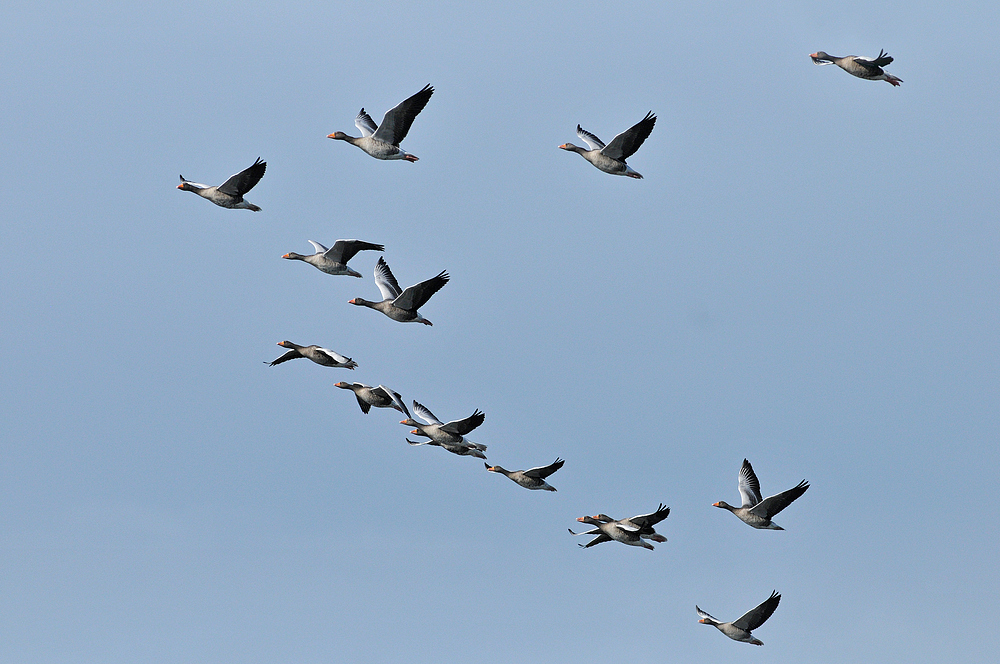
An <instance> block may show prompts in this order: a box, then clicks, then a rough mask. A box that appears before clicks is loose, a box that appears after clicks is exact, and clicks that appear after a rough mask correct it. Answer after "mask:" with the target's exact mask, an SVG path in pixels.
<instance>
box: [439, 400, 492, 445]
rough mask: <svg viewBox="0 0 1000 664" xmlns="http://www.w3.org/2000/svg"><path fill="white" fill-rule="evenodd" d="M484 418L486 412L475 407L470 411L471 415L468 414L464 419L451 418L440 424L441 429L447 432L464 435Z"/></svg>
mask: <svg viewBox="0 0 1000 664" xmlns="http://www.w3.org/2000/svg"><path fill="white" fill-rule="evenodd" d="M485 419H486V414H485V413H483V411H481V410H479V409H478V408H477V409H476V410H475V412H473V413H472V415H469V416H468V417H466V418H465V419H462V420H452V421H451V422H448V423H447V424H442V425H441V429H442V430H444V431H447V432H448V433H453V434H456V435H458V436H464V435H466V434H468V433H469V432H470V431H472V430H473V429H475V428H476V427H478V426H479V425H480V424H482V423H483V420H485ZM470 444H471V443H470Z"/></svg>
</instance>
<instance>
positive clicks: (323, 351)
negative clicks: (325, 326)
mask: <svg viewBox="0 0 1000 664" xmlns="http://www.w3.org/2000/svg"><path fill="white" fill-rule="evenodd" d="M278 345H279V346H282V347H284V348H289V349H291V350H289V351H288V352H287V353H285V354H284V355H282V356H281V357H279V358H278V359H276V360H274V361H273V362H270V363H269V365H270V366H272V367H273V366H274V365H276V364H281V363H282V362H287V361H288V360H297V359H299V358H300V357H304V358H306V359H309V360H312V361H313V362H315V363H316V364H320V365H323V366H324V367H343V368H345V369H354V368H355V367H356V366H358V363H357V362H355V361H354V360H352V359H351V358H349V357H344V356H343V355H341V354H340V353H337V352H335V351H332V350H330V349H329V348H323V347H321V346H300V345H298V344H295V343H292V342H291V341H279V342H278Z"/></svg>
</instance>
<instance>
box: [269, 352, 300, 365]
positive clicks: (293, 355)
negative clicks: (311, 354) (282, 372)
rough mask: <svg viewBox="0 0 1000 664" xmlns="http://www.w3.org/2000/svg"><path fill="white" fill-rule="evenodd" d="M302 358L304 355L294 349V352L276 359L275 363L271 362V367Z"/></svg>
mask: <svg viewBox="0 0 1000 664" xmlns="http://www.w3.org/2000/svg"><path fill="white" fill-rule="evenodd" d="M300 357H303V355H302V353H300V352H299V351H297V350H295V349H294V348H293V349H292V350H290V351H288V352H287V353H285V354H284V355H282V356H281V357H279V358H278V359H276V360H275V361H274V362H271V364H270V365H269V366H272V367H273V366H274V365H275V364H281V363H282V362H287V361H288V360H296V359H298V358H300Z"/></svg>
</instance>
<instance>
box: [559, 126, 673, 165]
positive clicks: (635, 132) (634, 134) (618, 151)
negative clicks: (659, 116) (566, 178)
mask: <svg viewBox="0 0 1000 664" xmlns="http://www.w3.org/2000/svg"><path fill="white" fill-rule="evenodd" d="M654 124H656V116H655V115H653V112H652V111H650V112H649V113H647V114H646V117H644V118H643V119H642V120H640V121H639V122H637V123H636V124H634V125H632V126H631V127H629V128H628V129H626V130H625V131H623V132H622V133H620V134H618V135H617V136H615V137H614V138H613V139H611V142H610V143H608V144H607V145H605V144H604V142H603V141H602V140H601V139H599V138H598V137H597V136H595V135H594V134H592V133H590V132H589V131H587V130H586V129H584V128H583V127H581V126H580V125H577V126H576V135H577V136H579V137H580V140H582V141H583V142H584V143H586V144H587V145H588V146H589V148H590V149H589V150H588V149H585V148H581V147H579V146H577V145H573V144H572V143H563V144H562V145H560V146H559V147H560V148H562V149H563V150H569V151H570V152H576V153H577V154H579V155H580V156H581V157H583V158H584V159H586V160H587V161H589V162H590V163H592V164H593V165H594V166H596V167H597V168H599V169H601V170H602V171H604V172H605V173H611V174H612V175H627V176H628V177H630V178H635V179H637V180H641V179H642V176H641V175H640V174H639V173H637V172H636V171H634V170H632V167H631V166H629V165H628V164H626V163H625V160H626V159H628V158H629V157H631V156H632V155H633V154H635V151H636V150H638V149H639V146H641V145H642V143H643V141H645V140H646V139H647V138H649V133H650V132H651V131H653V125H654Z"/></svg>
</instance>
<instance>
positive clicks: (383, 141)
mask: <svg viewBox="0 0 1000 664" xmlns="http://www.w3.org/2000/svg"><path fill="white" fill-rule="evenodd" d="M432 94H434V88H432V87H431V86H430V85H425V86H424V87H423V89H422V90H421V91H420V92H418V93H417V94H415V95H413V96H412V97H409V98H407V99H404V100H403V101H401V102H399V104H398V105H397V106H396V107H395V108H391V109H389V110H388V111H386V112H385V115H384V116H383V117H382V124H380V125H376V124H375V121H374V120H372V116H370V115H368V113H366V112H365V109H363V108H362V109H361V112H360V113H358V117H356V118H355V119H354V126H356V127H357V128H358V130H359V131H360V132H361V136H360V137H358V138H354V137H353V136H348V135H347V134H345V133H344V132H342V131H335V132H333V133H332V134H329V135H328V136H327V138H333V139H335V140H338V141H347V142H348V143H350V144H351V145H356V146H357V147H359V148H361V149H362V150H364V151H365V152H367V153H368V154H370V155H371V156H373V157H375V158H376V159H405V160H406V161H409V162H411V163H412V162H414V161H417V157H416V156H414V155H412V154H410V153H409V152H404V151H403V150H402V149H401V148H400V147H399V144H400V142H402V140H403V139H404V138H406V134H407V132H409V131H410V125H412V124H413V119H414V118H416V117H417V114H418V113H420V111H422V110H424V106H426V105H427V102H428V100H429V99H430V98H431V95H432Z"/></svg>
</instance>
